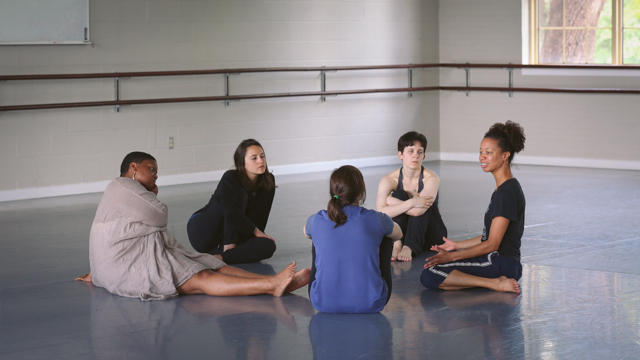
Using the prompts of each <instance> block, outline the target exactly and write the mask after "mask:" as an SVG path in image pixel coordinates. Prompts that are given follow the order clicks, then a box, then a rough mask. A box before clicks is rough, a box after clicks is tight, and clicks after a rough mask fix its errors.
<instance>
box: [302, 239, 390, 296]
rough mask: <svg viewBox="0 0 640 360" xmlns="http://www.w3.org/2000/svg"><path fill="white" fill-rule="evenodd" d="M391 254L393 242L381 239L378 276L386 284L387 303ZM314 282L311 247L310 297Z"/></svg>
mask: <svg viewBox="0 0 640 360" xmlns="http://www.w3.org/2000/svg"><path fill="white" fill-rule="evenodd" d="M392 253H393V240H391V239H390V238H388V237H384V238H382V242H381V243H380V274H381V275H382V278H383V279H384V282H386V283H387V289H389V292H388V293H387V301H386V302H385V304H386V303H388V302H389V299H390V298H391V287H392V286H391V285H392V284H391V254H392ZM315 280H316V247H315V246H313V244H312V245H311V277H309V285H308V287H307V291H308V292H309V295H311V284H313V282H314V281H315Z"/></svg>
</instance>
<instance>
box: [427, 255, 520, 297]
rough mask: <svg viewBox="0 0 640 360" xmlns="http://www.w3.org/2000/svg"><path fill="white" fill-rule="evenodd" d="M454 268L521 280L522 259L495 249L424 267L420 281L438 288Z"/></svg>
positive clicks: (486, 275) (472, 273) (432, 287)
mask: <svg viewBox="0 0 640 360" xmlns="http://www.w3.org/2000/svg"><path fill="white" fill-rule="evenodd" d="M453 270H458V271H460V272H463V273H465V274H469V275H475V276H480V277H484V278H498V277H500V276H506V277H508V278H510V279H516V280H520V277H521V276H522V264H520V261H518V260H515V259H512V258H509V257H506V256H500V254H498V252H497V251H494V252H491V253H488V254H486V255H481V256H478V257H474V258H470V259H464V260H460V261H454V262H450V263H446V264H440V265H436V266H433V267H430V268H428V269H424V270H423V271H422V274H421V275H420V282H421V283H422V285H424V287H426V288H427V289H437V288H438V286H440V284H442V282H443V281H444V279H446V278H447V276H449V273H451V272H452V271H453Z"/></svg>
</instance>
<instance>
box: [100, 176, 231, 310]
mask: <svg viewBox="0 0 640 360" xmlns="http://www.w3.org/2000/svg"><path fill="white" fill-rule="evenodd" d="M168 215H169V212H168V209H167V206H166V205H165V204H163V203H162V202H161V201H160V200H158V198H157V197H156V195H155V194H154V193H152V192H150V191H148V190H147V189H145V188H144V186H142V184H140V183H139V182H138V181H136V180H133V179H129V178H126V177H119V178H116V179H115V180H113V181H112V182H111V183H109V185H108V186H107V188H106V189H105V191H104V195H103V196H102V200H101V201H100V205H99V206H98V210H97V211H96V216H95V218H94V220H93V224H92V226H91V234H90V237H89V241H90V246H89V260H90V263H91V275H92V281H93V284H94V285H96V286H100V287H103V288H105V289H107V290H109V291H110V292H112V293H114V294H117V295H120V296H127V297H137V298H140V299H141V300H165V299H170V298H173V297H176V296H178V291H177V287H179V286H181V285H182V284H184V283H185V282H186V281H187V280H189V279H190V278H191V277H192V276H193V275H195V274H197V273H198V272H200V271H202V270H205V269H213V270H215V269H219V268H221V267H223V266H225V265H226V264H225V263H224V262H222V261H221V260H218V259H217V258H216V257H214V256H213V255H209V254H200V253H196V252H194V251H190V250H187V249H186V248H184V247H183V246H182V245H180V244H178V242H177V241H176V239H175V238H174V237H173V236H172V235H171V234H170V233H169V232H168V231H167V220H168V217H169V216H168Z"/></svg>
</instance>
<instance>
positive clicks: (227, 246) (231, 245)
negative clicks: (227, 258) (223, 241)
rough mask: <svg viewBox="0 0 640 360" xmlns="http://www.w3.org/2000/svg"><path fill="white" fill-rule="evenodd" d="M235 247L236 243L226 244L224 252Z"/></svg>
mask: <svg viewBox="0 0 640 360" xmlns="http://www.w3.org/2000/svg"><path fill="white" fill-rule="evenodd" d="M234 247H236V244H229V245H225V246H224V248H223V249H222V252H225V251H227V250H231V249H233V248H234ZM220 260H222V259H220Z"/></svg>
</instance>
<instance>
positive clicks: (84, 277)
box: [76, 271, 91, 282]
mask: <svg viewBox="0 0 640 360" xmlns="http://www.w3.org/2000/svg"><path fill="white" fill-rule="evenodd" d="M76 281H86V282H91V271H89V273H88V274H84V275H82V276H78V277H77V278H76Z"/></svg>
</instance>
